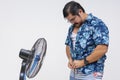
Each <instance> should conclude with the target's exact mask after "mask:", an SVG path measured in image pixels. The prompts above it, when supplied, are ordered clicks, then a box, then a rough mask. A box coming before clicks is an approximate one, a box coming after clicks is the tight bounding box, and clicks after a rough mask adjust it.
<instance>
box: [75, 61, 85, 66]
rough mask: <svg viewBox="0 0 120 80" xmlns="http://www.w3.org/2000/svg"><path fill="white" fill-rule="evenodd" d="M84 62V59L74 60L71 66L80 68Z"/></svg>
mask: <svg viewBox="0 0 120 80" xmlns="http://www.w3.org/2000/svg"><path fill="white" fill-rule="evenodd" d="M84 65H85V64H84V60H74V61H73V68H80V67H83V66H84Z"/></svg>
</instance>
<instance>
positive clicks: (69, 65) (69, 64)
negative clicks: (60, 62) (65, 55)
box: [68, 59, 74, 69]
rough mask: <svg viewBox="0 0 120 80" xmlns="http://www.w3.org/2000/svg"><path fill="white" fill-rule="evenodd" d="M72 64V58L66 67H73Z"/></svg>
mask: <svg viewBox="0 0 120 80" xmlns="http://www.w3.org/2000/svg"><path fill="white" fill-rule="evenodd" d="M73 66H74V64H73V60H72V59H70V60H69V62H68V67H69V68H70V69H73Z"/></svg>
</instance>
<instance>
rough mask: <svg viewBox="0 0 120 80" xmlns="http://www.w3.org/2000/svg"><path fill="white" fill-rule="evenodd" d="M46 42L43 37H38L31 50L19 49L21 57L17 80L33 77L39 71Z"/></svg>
mask: <svg viewBox="0 0 120 80" xmlns="http://www.w3.org/2000/svg"><path fill="white" fill-rule="evenodd" d="M46 48H47V42H46V40H45V39H44V38H39V39H38V40H37V41H36V42H35V44H34V45H33V47H32V49H31V50H25V49H21V50H20V53H19V57H20V58H22V59H23V61H22V66H21V71H20V77H19V80H26V76H27V77H28V78H33V77H35V76H36V74H37V73H38V72H39V70H40V68H41V66H42V62H43V59H44V56H45V54H46Z"/></svg>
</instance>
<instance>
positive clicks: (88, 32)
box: [65, 14, 109, 74]
mask: <svg viewBox="0 0 120 80" xmlns="http://www.w3.org/2000/svg"><path fill="white" fill-rule="evenodd" d="M73 28H74V27H73V25H72V26H70V28H69V30H68V35H67V39H66V42H65V44H66V45H68V46H69V47H70V52H71V56H72V59H74V60H82V59H84V58H85V57H86V56H88V55H90V54H91V53H92V51H93V50H94V49H95V48H96V46H97V45H100V44H104V45H107V46H108V45H109V31H108V28H107V26H106V25H105V24H104V22H103V21H102V20H101V19H98V18H97V17H95V16H93V15H92V14H88V17H87V19H86V20H85V21H84V23H83V24H82V25H81V26H80V28H79V30H78V32H77V36H76V43H75V49H73V44H72V39H71V34H72V31H73ZM105 59H106V55H104V56H103V57H102V58H100V59H99V60H98V61H96V62H94V63H91V64H88V65H86V66H84V67H82V68H78V69H77V70H78V71H81V72H83V73H84V74H90V73H92V72H101V73H103V69H104V62H105Z"/></svg>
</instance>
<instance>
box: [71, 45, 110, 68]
mask: <svg viewBox="0 0 120 80" xmlns="http://www.w3.org/2000/svg"><path fill="white" fill-rule="evenodd" d="M107 51H108V46H107V45H98V46H97V47H96V48H95V50H94V51H93V52H92V53H91V54H90V55H89V56H87V57H86V60H87V61H88V62H89V63H93V62H95V61H97V60H99V59H100V58H101V57H102V56H103V55H105V53H106V52H107ZM84 65H85V64H84V60H75V61H74V66H73V67H74V68H79V67H83V66H84Z"/></svg>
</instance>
